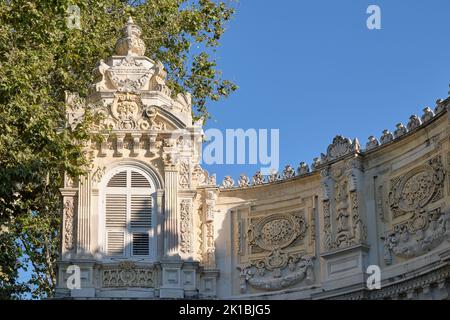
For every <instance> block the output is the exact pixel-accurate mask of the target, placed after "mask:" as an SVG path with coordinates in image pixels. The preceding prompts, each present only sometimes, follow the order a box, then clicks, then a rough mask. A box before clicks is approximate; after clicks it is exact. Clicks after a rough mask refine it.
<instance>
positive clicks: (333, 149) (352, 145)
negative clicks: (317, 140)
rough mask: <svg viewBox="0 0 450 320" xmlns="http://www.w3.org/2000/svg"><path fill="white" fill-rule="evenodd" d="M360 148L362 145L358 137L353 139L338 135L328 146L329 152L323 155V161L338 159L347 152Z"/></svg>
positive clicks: (357, 150) (356, 150)
mask: <svg viewBox="0 0 450 320" xmlns="http://www.w3.org/2000/svg"><path fill="white" fill-rule="evenodd" d="M359 150H360V145H359V142H358V140H357V139H355V140H353V141H352V140H350V139H349V138H344V137H343V136H340V135H338V136H336V137H335V138H334V139H333V143H332V144H330V145H329V146H328V149H327V154H326V155H322V159H321V162H322V163H324V162H326V161H331V160H334V159H338V158H340V157H343V156H345V155H347V154H350V153H355V152H359Z"/></svg>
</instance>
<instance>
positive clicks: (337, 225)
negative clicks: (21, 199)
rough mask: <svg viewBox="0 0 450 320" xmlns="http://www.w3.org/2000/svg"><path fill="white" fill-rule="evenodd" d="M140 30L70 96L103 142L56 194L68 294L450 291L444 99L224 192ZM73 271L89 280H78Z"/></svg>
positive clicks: (421, 295)
mask: <svg viewBox="0 0 450 320" xmlns="http://www.w3.org/2000/svg"><path fill="white" fill-rule="evenodd" d="M139 36H140V29H139V27H138V26H136V25H135V24H134V23H133V21H132V20H130V21H129V22H128V24H127V26H126V27H125V28H124V31H123V35H122V37H121V38H120V39H119V40H118V42H117V47H116V53H115V54H116V55H113V56H112V57H110V58H108V59H106V60H101V61H100V63H99V65H98V67H97V69H96V70H95V82H94V84H93V85H92V87H91V91H90V95H89V96H88V97H86V98H80V97H79V96H78V95H77V94H76V93H69V92H68V93H67V99H66V100H67V101H66V102H67V119H68V125H71V126H75V125H76V124H77V121H78V120H79V119H80V117H83V114H84V112H85V110H86V108H89V109H90V110H92V111H93V112H94V114H99V115H102V120H101V121H100V122H99V123H98V127H97V130H98V131H99V132H102V134H103V135H104V137H105V139H104V142H99V143H97V142H92V143H90V144H88V145H86V150H87V151H88V154H89V155H90V157H91V159H92V168H91V173H90V174H89V176H87V177H83V178H80V179H76V180H74V179H71V178H69V177H66V179H65V180H66V181H65V185H64V188H62V189H61V193H62V196H63V203H64V216H63V222H62V230H63V231H62V239H63V241H62V248H61V256H60V259H59V262H58V265H59V271H58V288H57V297H60V298H63V297H72V298H98V299H104V298H143V299H153V298H208V299H209V298H219V299H220V298H229V299H241V298H264V299H365V298H368V299H448V293H449V284H448V281H449V278H450V267H449V261H450V259H449V257H450V242H449V241H450V208H449V204H450V176H449V174H448V171H449V165H450V145H449V139H448V137H449V119H448V105H449V103H450V100H449V99H447V100H440V101H438V103H437V106H436V109H435V110H434V111H432V110H431V109H430V108H425V109H424V114H423V116H422V117H418V116H412V117H411V118H410V120H409V122H408V123H407V124H406V125H403V124H401V123H399V124H398V125H397V126H396V130H395V131H394V132H393V133H391V132H389V130H384V131H383V135H382V136H381V137H380V138H379V139H377V138H375V137H374V136H371V137H369V139H368V142H367V143H366V144H365V147H366V148H365V149H363V148H362V147H361V146H360V143H359V142H358V140H357V139H353V140H352V139H348V138H345V137H342V136H336V137H335V138H334V139H333V141H332V143H331V144H330V145H329V147H328V149H327V150H326V152H325V153H323V154H322V155H321V156H320V157H318V158H316V159H315V160H314V162H313V163H312V165H311V168H310V167H309V166H308V165H307V164H306V163H304V162H301V163H300V165H299V167H298V169H297V170H295V169H296V168H293V167H291V166H286V167H285V168H284V171H283V172H282V173H281V174H280V177H263V176H261V174H260V173H257V174H255V176H253V177H246V176H244V175H242V176H240V177H237V179H236V182H235V180H234V179H235V178H233V177H227V178H226V179H225V180H224V183H223V185H222V186H218V185H217V184H216V181H215V176H214V175H209V174H208V173H207V172H206V171H205V170H203V169H202V168H201V166H200V165H199V160H200V155H201V152H202V135H203V131H202V126H201V123H199V122H193V120H192V115H191V98H190V95H189V94H188V93H186V94H179V95H177V96H176V97H173V96H172V94H171V92H170V90H169V89H168V88H167V86H166V85H165V77H166V72H165V70H164V67H163V65H162V64H161V63H160V62H158V61H153V60H151V59H149V58H147V57H145V56H144V53H145V46H144V43H143V42H142V41H141V40H140V38H139ZM318 152H320V150H318ZM121 173H122V175H121ZM121 177H122V178H121ZM274 178H276V179H274ZM121 179H123V180H121ZM121 184H122V185H121ZM139 184H143V185H141V186H138V185H139ZM133 185H135V186H133ZM141 188H143V189H141ZM111 199H113V200H111ZM142 199H144V200H142ZM108 201H111V202H108ZM121 201H122V202H121ZM133 201H135V202H133ZM139 201H141V202H139ZM121 208H122V209H121ZM136 208H137V209H136ZM121 210H122V211H121ZM133 210H134V211H133ZM136 210H137V211H136ZM139 210H140V211H139ZM146 210H149V211H146ZM142 212H144V213H145V212H147V213H148V214H147V215H146V216H139V217H140V218H139V217H138V218H136V217H137V216H138V215H139V214H141V213H142ZM125 213H126V214H125ZM139 219H141V220H139ZM146 219H148V221H147V220H146ZM149 221H151V222H149ZM121 245H123V247H121ZM119 251H120V252H119ZM117 252H119V254H118V253H117ZM143 252H144V253H145V254H142V253H143ZM112 253H113V254H112ZM72 264H76V265H78V266H79V267H80V270H81V273H80V275H81V289H75V290H69V289H68V287H67V279H68V278H69V276H70V275H69V274H68V273H67V272H66V269H67V267H68V266H69V265H72ZM370 265H376V266H379V267H380V269H381V289H379V290H369V288H368V287H367V285H366V279H367V277H368V274H367V267H368V266H370Z"/></svg>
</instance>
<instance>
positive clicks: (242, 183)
mask: <svg viewBox="0 0 450 320" xmlns="http://www.w3.org/2000/svg"><path fill="white" fill-rule="evenodd" d="M238 186H239V187H240V188H245V187H249V186H250V179H249V178H248V177H247V176H246V175H245V174H241V176H240V177H239V181H238Z"/></svg>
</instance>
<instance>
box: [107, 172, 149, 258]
mask: <svg viewBox="0 0 450 320" xmlns="http://www.w3.org/2000/svg"><path fill="white" fill-rule="evenodd" d="M108 176H109V179H106V182H105V184H104V187H103V192H102V195H103V200H102V207H103V208H102V210H103V217H104V219H103V220H104V221H103V223H104V226H105V242H104V243H105V252H106V254H107V256H108V257H111V258H113V257H117V258H120V257H131V258H133V257H135V258H144V259H151V258H153V257H154V250H155V242H156V240H155V238H156V237H155V232H154V230H155V226H156V221H155V191H156V190H155V187H154V184H153V181H152V180H151V178H150V177H149V176H148V174H146V173H145V172H144V171H143V170H141V169H138V168H134V167H119V168H116V169H115V170H113V172H111V173H110V174H109V175H108ZM107 178H108V177H107Z"/></svg>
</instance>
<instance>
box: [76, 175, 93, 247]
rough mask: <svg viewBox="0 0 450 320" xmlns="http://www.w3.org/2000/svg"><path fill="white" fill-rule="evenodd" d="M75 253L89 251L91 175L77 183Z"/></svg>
mask: <svg viewBox="0 0 450 320" xmlns="http://www.w3.org/2000/svg"><path fill="white" fill-rule="evenodd" d="M78 190H79V196H78V217H77V218H78V219H77V254H84V253H89V252H90V213H91V212H90V211H91V175H90V174H88V175H87V176H81V177H80V179H79V183H78Z"/></svg>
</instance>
